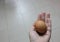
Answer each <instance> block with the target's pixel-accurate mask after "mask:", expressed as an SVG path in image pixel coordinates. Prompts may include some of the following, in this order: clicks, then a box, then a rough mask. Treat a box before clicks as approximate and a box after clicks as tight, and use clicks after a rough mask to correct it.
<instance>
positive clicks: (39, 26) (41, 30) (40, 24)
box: [34, 20, 47, 34]
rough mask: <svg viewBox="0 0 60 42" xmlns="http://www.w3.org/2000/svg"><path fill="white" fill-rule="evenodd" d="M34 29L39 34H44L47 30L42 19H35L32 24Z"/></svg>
mask: <svg viewBox="0 0 60 42" xmlns="http://www.w3.org/2000/svg"><path fill="white" fill-rule="evenodd" d="M34 27H35V30H36V31H37V32H39V33H41V34H44V33H45V32H46V31H47V26H46V24H45V22H44V21H42V20H37V21H36V22H35V24H34Z"/></svg>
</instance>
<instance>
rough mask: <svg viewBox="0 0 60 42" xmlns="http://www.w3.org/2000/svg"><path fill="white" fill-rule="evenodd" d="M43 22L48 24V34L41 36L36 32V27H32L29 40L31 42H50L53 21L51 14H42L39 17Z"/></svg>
mask: <svg viewBox="0 0 60 42" xmlns="http://www.w3.org/2000/svg"><path fill="white" fill-rule="evenodd" d="M41 19H42V20H43V21H45V23H46V26H47V32H46V33H45V34H44V35H43V36H40V35H39V34H38V33H37V32H36V31H35V30H34V28H35V27H34V26H32V28H31V30H30V33H29V38H30V42H49V41H50V38H51V20H50V14H46V13H42V14H40V15H39V16H38V20H41Z"/></svg>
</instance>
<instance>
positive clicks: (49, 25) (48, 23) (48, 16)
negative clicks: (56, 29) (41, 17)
mask: <svg viewBox="0 0 60 42" xmlns="http://www.w3.org/2000/svg"><path fill="white" fill-rule="evenodd" d="M45 22H46V25H47V30H48V31H50V32H51V19H50V14H46V19H45Z"/></svg>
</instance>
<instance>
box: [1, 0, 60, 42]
mask: <svg viewBox="0 0 60 42" xmlns="http://www.w3.org/2000/svg"><path fill="white" fill-rule="evenodd" d="M42 12H46V13H50V14H51V19H52V37H51V40H50V42H60V0H0V42H30V41H29V30H30V28H31V27H32V25H33V23H34V21H35V20H36V19H37V16H38V14H40V13H42Z"/></svg>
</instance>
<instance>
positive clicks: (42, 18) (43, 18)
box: [38, 13, 46, 21]
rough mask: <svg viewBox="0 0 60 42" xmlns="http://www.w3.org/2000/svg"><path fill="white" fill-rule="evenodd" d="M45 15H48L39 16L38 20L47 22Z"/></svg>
mask: <svg viewBox="0 0 60 42" xmlns="http://www.w3.org/2000/svg"><path fill="white" fill-rule="evenodd" d="M45 15H46V13H41V14H39V16H38V19H39V20H43V21H45Z"/></svg>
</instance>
